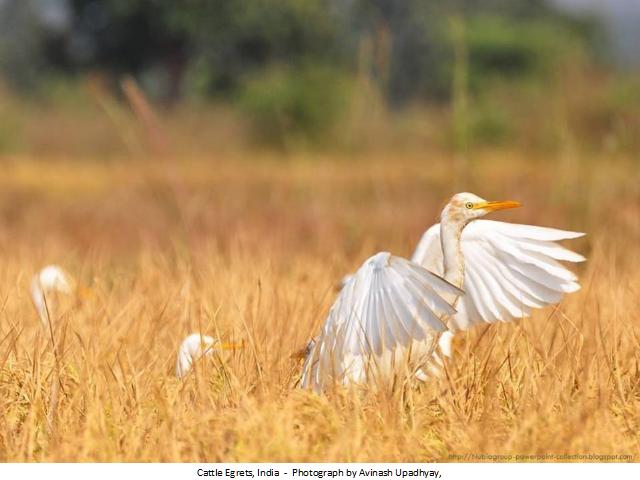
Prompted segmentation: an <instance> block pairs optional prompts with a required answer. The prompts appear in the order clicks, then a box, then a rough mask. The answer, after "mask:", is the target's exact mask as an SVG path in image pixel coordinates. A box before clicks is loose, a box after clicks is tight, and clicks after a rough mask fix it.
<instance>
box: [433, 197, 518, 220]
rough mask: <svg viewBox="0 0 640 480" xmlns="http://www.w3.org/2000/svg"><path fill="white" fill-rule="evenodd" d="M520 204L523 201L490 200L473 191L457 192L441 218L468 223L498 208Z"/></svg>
mask: <svg viewBox="0 0 640 480" xmlns="http://www.w3.org/2000/svg"><path fill="white" fill-rule="evenodd" d="M519 206H521V203H520V202H516V201H513V200H505V201H498V202H489V201H487V200H485V199H484V198H480V197H479V196H477V195H474V194H473V193H468V192H463V193H456V194H455V195H454V196H453V197H451V200H450V201H449V203H448V204H447V205H446V206H445V207H444V210H442V216H441V219H442V221H443V222H445V223H455V224H460V225H466V224H467V223H469V222H470V221H472V220H475V219H477V218H481V217H484V216H485V215H486V214H488V213H491V212H495V211H496V210H505V209H507V208H516V207H519Z"/></svg>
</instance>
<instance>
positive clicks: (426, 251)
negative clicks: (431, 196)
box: [411, 220, 585, 331]
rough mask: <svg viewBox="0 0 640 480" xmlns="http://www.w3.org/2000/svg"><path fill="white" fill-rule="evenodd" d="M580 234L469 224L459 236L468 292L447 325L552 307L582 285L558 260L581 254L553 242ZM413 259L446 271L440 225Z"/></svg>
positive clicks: (504, 317)
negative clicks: (564, 295) (566, 294)
mask: <svg viewBox="0 0 640 480" xmlns="http://www.w3.org/2000/svg"><path fill="white" fill-rule="evenodd" d="M583 235H584V234H583V233H580V232H570V231H565V230H558V229H555V228H547V227H538V226H533V225H519V224H513V223H505V222H498V221H494V220H475V221H473V222H471V223H470V224H469V225H467V226H466V227H465V229H464V230H463V231H462V236H461V240H460V248H461V249H462V254H463V256H464V261H465V276H464V285H463V289H464V291H465V292H466V295H465V296H463V297H461V298H460V300H459V301H458V305H457V307H458V308H457V310H458V312H457V313H456V314H455V315H454V316H453V318H452V319H451V321H450V324H449V327H450V328H451V329H452V330H454V331H455V330H466V329H468V328H470V327H472V326H473V325H475V324H479V323H494V322H496V321H510V320H513V319H515V318H521V317H526V316H528V315H530V313H531V309H532V308H541V307H544V306H547V305H552V304H554V303H557V302H559V301H560V300H561V299H562V295H563V294H564V293H571V292H575V291H576V290H578V289H580V284H579V283H578V282H577V277H576V275H575V274H574V273H573V272H571V271H570V270H568V269H567V268H566V267H565V266H564V265H563V264H562V263H560V262H562V261H564V262H582V261H584V260H585V258H584V257H583V256H582V255H579V254H577V253H575V252H572V251H571V250H569V249H567V248H565V247H563V246H561V245H559V244H557V243H555V242H557V241H560V240H569V239H574V238H578V237H581V236H583ZM411 260H412V262H414V263H415V264H419V265H422V266H423V267H424V268H426V269H428V270H430V271H432V272H434V273H436V274H438V275H443V274H444V257H443V253H442V245H441V242H440V224H436V225H433V226H432V227H431V228H429V229H428V230H427V231H426V232H425V233H424V235H423V236H422V238H421V240H420V242H419V243H418V246H417V248H416V250H415V252H414V254H413V257H412V258H411Z"/></svg>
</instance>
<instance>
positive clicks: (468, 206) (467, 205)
mask: <svg viewBox="0 0 640 480" xmlns="http://www.w3.org/2000/svg"><path fill="white" fill-rule="evenodd" d="M464 208H467V209H469V210H471V209H472V208H473V203H471V202H467V203H465V204H464Z"/></svg>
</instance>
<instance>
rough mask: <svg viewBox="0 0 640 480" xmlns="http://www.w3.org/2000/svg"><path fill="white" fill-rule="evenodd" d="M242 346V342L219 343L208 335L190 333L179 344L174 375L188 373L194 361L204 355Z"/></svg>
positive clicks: (180, 375) (206, 356) (182, 376)
mask: <svg viewBox="0 0 640 480" xmlns="http://www.w3.org/2000/svg"><path fill="white" fill-rule="evenodd" d="M238 348H242V344H228V343H220V341H219V340H217V339H215V338H213V337H210V336H209V335H201V334H199V333H192V334H190V335H188V336H187V337H186V338H185V339H184V340H183V341H182V343H181V344H180V349H179V350H178V358H177V360H176V377H178V378H184V376H185V375H186V374H187V373H189V371H190V370H191V367H192V365H193V363H194V362H197V361H198V360H199V359H201V358H203V357H205V358H210V357H212V356H213V354H214V353H215V352H218V353H219V352H221V351H223V350H236V349H238Z"/></svg>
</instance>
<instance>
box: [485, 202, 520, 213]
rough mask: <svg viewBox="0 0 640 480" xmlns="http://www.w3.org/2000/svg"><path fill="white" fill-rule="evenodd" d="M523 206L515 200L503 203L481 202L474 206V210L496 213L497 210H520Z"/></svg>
mask: <svg viewBox="0 0 640 480" xmlns="http://www.w3.org/2000/svg"><path fill="white" fill-rule="evenodd" d="M521 206H522V204H521V203H520V202H516V201H515V200H504V201H501V202H481V203H476V204H475V205H474V206H473V209H474V210H476V209H479V208H484V209H487V210H489V211H490V212H495V211H496V210H506V209H507V208H518V207H521Z"/></svg>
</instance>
